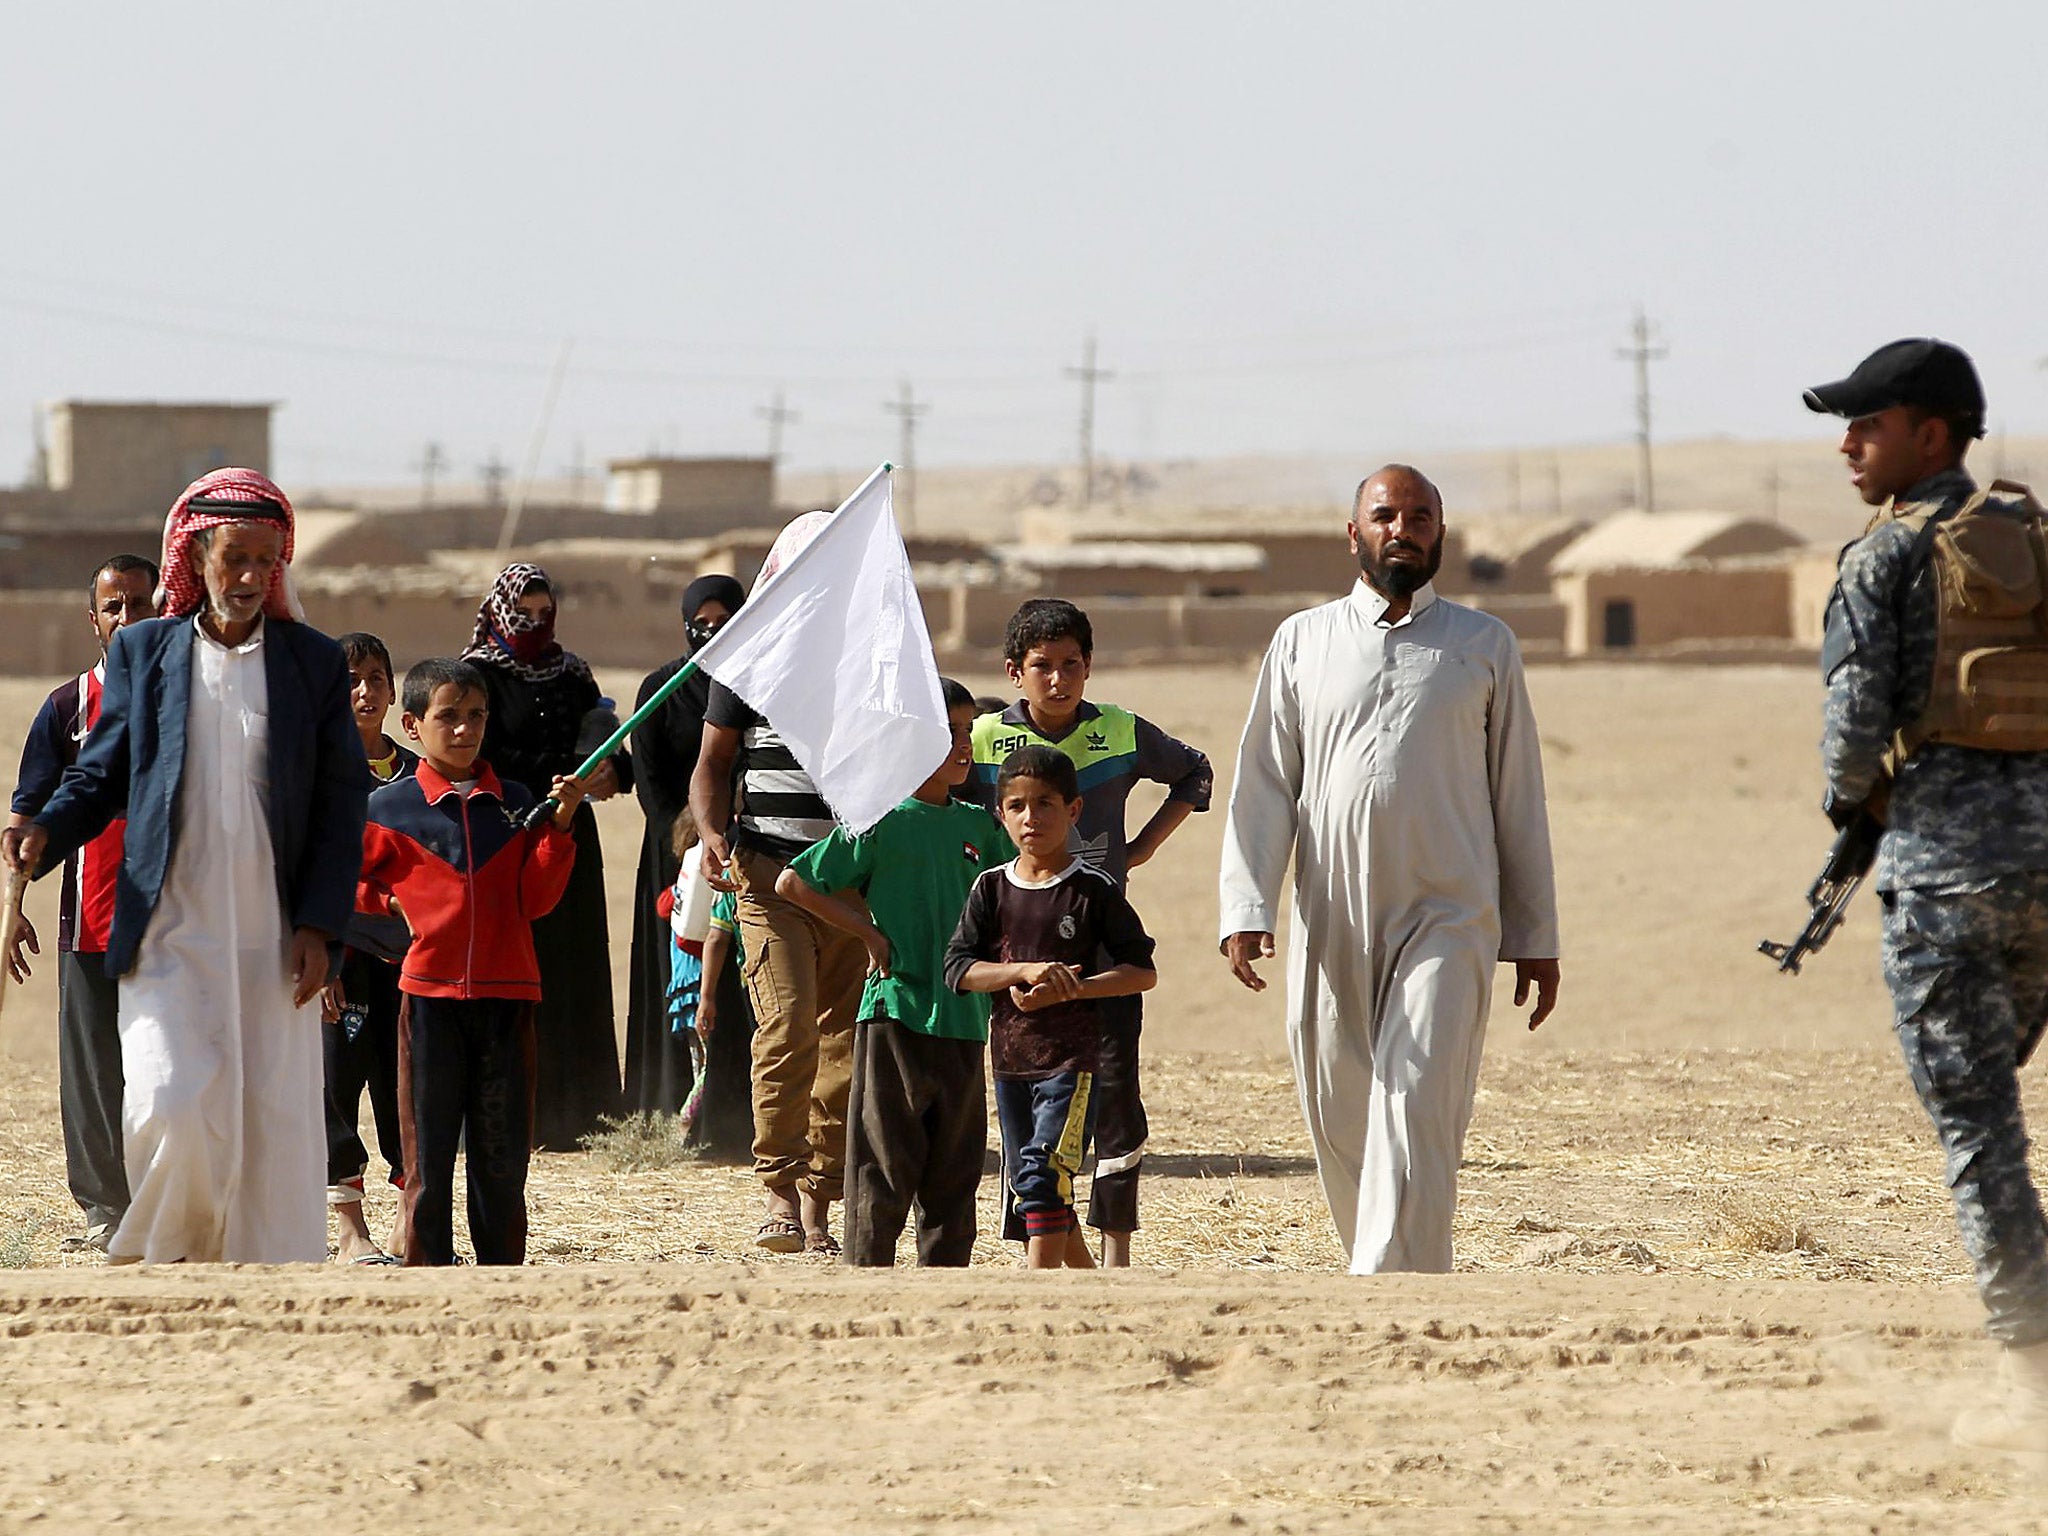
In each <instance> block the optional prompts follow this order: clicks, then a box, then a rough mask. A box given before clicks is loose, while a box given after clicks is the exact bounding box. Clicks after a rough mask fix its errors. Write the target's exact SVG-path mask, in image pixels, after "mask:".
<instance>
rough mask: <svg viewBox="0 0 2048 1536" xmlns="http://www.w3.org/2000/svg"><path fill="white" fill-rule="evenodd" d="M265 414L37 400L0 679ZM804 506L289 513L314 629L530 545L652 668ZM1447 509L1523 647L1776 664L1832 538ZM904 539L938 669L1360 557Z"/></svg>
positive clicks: (622, 489)
mask: <svg viewBox="0 0 2048 1536" xmlns="http://www.w3.org/2000/svg"><path fill="white" fill-rule="evenodd" d="M272 409H273V407H271V406H270V405H267V404H204V403H200V404H188V403H163V402H144V403H110V402H93V401H62V402H58V403H55V404H53V405H51V406H49V407H48V408H47V410H46V415H45V433H46V440H45V445H44V448H43V451H42V453H41V455H40V463H39V466H38V469H39V472H38V474H37V475H36V476H34V477H32V483H30V484H27V485H24V486H21V487H18V488H14V489H0V550H4V551H5V559H4V561H0V592H4V593H5V606H6V622H5V623H4V624H0V673H8V674H17V675H21V674H28V675H39V676H41V675H52V674H56V673H60V672H64V671H67V670H73V669H76V668H79V667H82V666H84V665H87V664H89V662H90V661H91V659H92V651H93V646H92V637H91V634H90V631H89V630H88V629H87V627H86V625H85V624H84V623H83V622H81V619H80V608H81V597H80V593H81V590H82V589H81V583H82V582H83V580H84V575H83V573H85V572H87V571H89V570H91V569H92V568H93V566H94V565H95V564H96V563H97V562H98V561H100V560H102V559H104V558H105V557H106V556H107V555H109V554H112V553H115V552H117V551H119V550H130V551H132V552H134V553H138V554H144V555H148V556H150V557H152V558H154V557H155V555H156V553H157V545H158V541H159V539H160V536H161V531H162V522H163V515H164V512H165V510H166V509H168V508H169V506H170V504H171V502H172V501H173V500H174V499H175V498H176V497H177V495H178V493H179V491H181V490H182V489H183V488H184V487H185V485H186V484H188V483H189V482H190V481H191V480H193V479H194V478H196V477H197V476H198V475H200V474H203V473H204V472H205V471H207V470H209V469H213V468H217V467H219V466H221V465H224V464H243V465H247V466H249V467H252V468H255V469H260V470H263V471H265V472H266V473H267V472H268V471H269V469H270V462H271V412H272ZM287 489H291V488H290V487H287ZM802 510H805V509H804V508H802V507H793V506H784V505H782V504H781V503H780V501H779V499H778V494H777V483H776V467H775V461H774V460H773V459H770V458H681V457H660V456H652V457H640V458H630V459H617V460H613V461H611V462H610V463H609V465H608V466H607V478H606V481H605V492H604V499H603V504H602V505H601V506H596V507H593V506H589V505H550V504H547V503H545V502H541V501H529V502H527V503H526V504H524V505H522V506H519V507H517V509H516V518H515V517H514V516H513V515H512V512H513V509H512V508H509V507H508V506H507V505H505V504H503V503H502V502H500V501H491V502H484V501H474V500H472V501H458V502H452V503H451V502H443V501H436V502H435V503H434V504H433V505H431V506H417V507H413V508H382V509H377V510H359V509H351V508H345V507H343V508H333V507H323V508H315V507H309V508H306V509H303V510H302V512H301V516H300V519H299V528H298V551H297V558H296V562H295V574H296V575H297V577H298V582H299V587H300V591H301V594H302V595H303V597H304V599H305V603H306V607H307V612H308V616H309V617H310V618H311V619H312V621H313V622H314V623H316V624H319V625H321V626H322V627H323V628H326V629H328V630H330V631H339V630H344V629H354V628H368V629H371V630H374V631H375V632H377V633H378V634H380V635H382V636H384V637H385V639H386V640H387V641H388V642H389V643H390V645H391V647H392V649H393V651H394V652H397V653H399V654H401V655H407V656H417V655H422V654H428V653H431V652H433V651H436V650H445V649H447V648H449V647H450V646H453V645H455V644H456V643H457V642H458V641H460V640H462V639H465V638H466V637H467V635H468V632H469V626H470V623H471V620H472V619H473V617H474V615H475V611H476V604H477V600H478V597H479V596H480V594H481V593H482V592H483V590H484V589H485V587H486V586H487V585H488V584H489V581H490V579H491V576H492V575H493V574H494V573H495V571H496V570H497V569H498V568H499V567H500V566H501V565H502V564H504V563H505V562H506V561H507V560H510V559H521V560H529V561H532V562H533V563H535V564H538V565H541V566H544V567H545V568H546V569H547V570H548V572H549V573H550V575H551V576H553V577H554V578H555V580H556V581H557V583H558V584H559V589H560V590H562V591H563V592H564V594H565V596H564V611H565V619H566V621H567V622H568V623H570V624H572V625H573V635H574V642H573V643H574V645H575V648H576V650H577V651H578V652H580V653H581V654H583V655H584V656H585V657H586V658H588V659H589V660H590V661H592V662H593V663H595V664H597V665H599V666H617V667H645V666H646V665H648V664H649V661H650V659H651V658H655V657H659V656H665V655H667V654H669V653H671V652H672V651H674V650H675V648H676V644H677V635H678V624H677V619H676V603H677V600H678V598H679V597H680V595H681V593H682V590H683V588H684V587H685V586H686V585H688V583H689V582H690V581H691V580H692V579H693V578H694V577H696V576H697V575H698V574H700V573H701V572H705V571H727V572H731V573H732V574H734V575H737V576H738V577H740V578H741V579H742V580H743V581H748V582H751V581H752V580H753V578H754V576H755V575H756V574H757V573H758V571H759V569H760V565H761V561H762V559H763V557H764V556H765V555H766V553H767V549H768V545H769V543H770V541H771V540H772V539H773V537H774V534H775V532H776V530H777V529H778V528H780V526H781V525H782V524H783V523H784V522H786V521H787V520H788V519H789V518H790V517H791V516H793V515H795V513H797V512H799V511H802ZM1448 510H1449V514H1450V528H1449V531H1448V533H1447V536H1446V540H1447V541H1446V545H1445V549H1444V558H1443V565H1442V569H1441V571H1440V572H1439V574H1438V577H1437V589H1438V590H1439V591H1440V592H1441V593H1443V594H1444V595H1446V596H1450V597H1455V598H1457V599H1458V600H1459V601H1461V602H1466V603H1470V604H1472V605H1473V606H1475V607H1478V608H1482V609H1484V610H1486V611H1487V612H1490V613H1493V614H1496V615H1498V616H1499V617H1500V618H1501V619H1502V620H1504V621H1505V622H1506V623H1507V624H1508V625H1509V626H1510V627H1511V628H1513V630H1514V631H1515V633H1516V635H1517V636H1518V637H1519V638H1520V640H1521V644H1522V648H1523V650H1524V652H1525V653H1526V654H1527V655H1528V656H1529V657H1530V659H1531V660H1532V661H1544V660H1574V659H1591V658H1601V659H1645V660H1655V659H1660V658H1683V659H1686V660H1696V661H1697V660H1741V659H1751V660H1773V659H1781V658H1789V657H1791V656H1794V655H1798V654H1802V653H1810V652H1812V651H1813V650H1815V649H1817V648H1818V646H1819V643H1820V634H1821V624H1822V618H1823V609H1824V605H1825V602H1826V598H1827V593H1828V589H1829V586H1830V585H1831V583H1832V581H1833V575H1834V553H1835V552H1834V550H1833V549H1821V548H1816V547H1815V546H1813V545H1811V544H1808V543H1807V542H1806V541H1804V540H1803V539H1801V538H1800V537H1799V535H1798V534H1797V533H1795V532H1794V531H1792V530H1791V529H1790V528H1788V527H1786V526H1784V525H1782V524H1780V523H1777V522H1773V521H1769V520H1766V519H1763V518H1757V517H1746V516H1741V515H1737V514H1735V513H1729V512H1716V511H1669V512H1666V511H1660V512H1656V513H1654V514H1652V513H1643V512H1639V511H1621V512H1615V513H1611V514H1608V515H1606V516H1603V517H1600V518H1598V519H1591V518H1577V517H1572V516H1570V515H1568V514H1567V515H1560V516H1558V517H1556V518H1553V519H1548V520H1521V519H1517V520H1514V521H1513V522H1500V523H1495V522H1490V521H1488V520H1484V519H1473V520H1469V521H1467V520H1461V518H1460V516H1459V509H1458V508H1457V507H1456V506H1453V507H1451V508H1449V509H1448ZM906 542H907V543H908V546H909V550H910V556H911V560H912V563H913V565H914V567H915V569H916V572H917V578H918V585H919V589H920V591H921V592H922V594H923V597H924V604H925V612H926V618H927V621H928V624H929V627H930V630H931V634H932V638H933V642H934V644H935V645H936V647H937V649H938V652H939V660H940V662H941V664H942V665H946V666H971V665H972V664H973V663H975V662H976V661H985V660H986V658H987V657H988V656H989V655H991V654H992V652H993V651H994V649H995V648H996V646H997V643H998V641H999V639H1000V637H1001V632H1002V626H1003V623H1004V620H1005V619H1006V618H1007V617H1008V615H1009V614H1010V612H1011V611H1012V610H1013V609H1014V608H1015V607H1016V605H1017V602H1018V601H1019V600H1020V598H1022V597H1025V596H1030V595H1033V594H1040V593H1044V594H1057V595H1060V596H1065V597H1071V598H1073V599H1075V600H1076V601H1079V602H1082V603H1084V604H1085V605H1086V606H1087V608H1088V610H1089V613H1090V615H1091V617H1092V619H1093V620H1094V623H1095V628H1096V633H1097V636H1098V643H1099V644H1101V645H1102V646H1103V647H1105V649H1108V650H1110V651H1111V652H1113V653H1114V654H1115V655H1117V656H1118V657H1119V659H1121V660H1127V661H1131V662H1143V661H1151V662H1164V661H1177V660H1186V661H1194V660H1203V661H1215V660H1232V659H1247V658H1252V657H1255V656H1256V655H1257V654H1258V653H1259V652H1260V651H1262V650H1263V648H1264V646H1265V644H1266V641H1267V640H1268V639H1269V638H1270V636H1271V635H1272V632H1273V630H1274V628H1275V626H1276V625H1277V624H1278V623H1279V622H1280V621H1281V620H1282V619H1283V618H1285V617H1286V616H1287V615H1288V614H1290V613H1294V612H1296V611H1298V610H1300V609H1302V608H1305V607H1308V606H1310V605H1311V604H1314V603H1317V602H1322V601H1325V600H1326V599H1328V598H1329V597H1331V596H1334V595H1336V594H1338V593H1340V592H1342V591H1343V590H1344V589H1345V588H1346V587H1347V586H1348V585H1349V579H1350V576H1351V568H1350V567H1349V565H1348V564H1347V561H1346V559H1345V557H1344V554H1343V548H1342V544H1341V542H1340V535H1339V534H1338V533H1337V532H1336V531H1335V529H1334V528H1333V526H1332V522H1331V520H1330V519H1329V518H1328V516H1327V515H1325V516H1319V517H1314V518H1310V517H1307V516H1305V515H1303V514H1300V513H1281V512H1273V513H1270V514H1259V513H1257V512H1249V511H1246V510H1243V509H1236V510H1231V511H1219V512H1215V513H1194V514H1189V515H1180V516H1176V517H1174V518H1171V519H1168V518H1166V517H1163V516H1160V515H1157V514H1155V513H1139V512H1129V513H1113V512H1110V511H1108V510H1106V509H1100V508H1097V509H1088V510H1073V509H1067V508H1062V507H1057V506H1055V507H1043V508H1039V507H1034V508H1028V509H1026V510H1024V511H1023V512H1021V513H1020V514H1019V516H1018V519H1017V527H1016V534H1015V537H1014V539H1012V540H1010V541H1005V542H985V541H980V540H971V539H963V538H946V537H943V536H926V535H923V534H913V535H911V536H910V537H909V538H908V539H907V541H906Z"/></svg>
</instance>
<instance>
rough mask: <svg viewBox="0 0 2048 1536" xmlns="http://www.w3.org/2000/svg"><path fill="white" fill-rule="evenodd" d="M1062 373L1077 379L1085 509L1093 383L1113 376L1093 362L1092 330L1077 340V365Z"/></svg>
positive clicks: (1091, 471)
mask: <svg viewBox="0 0 2048 1536" xmlns="http://www.w3.org/2000/svg"><path fill="white" fill-rule="evenodd" d="M1066 375H1067V377H1068V378H1070V379H1079V380H1080V381H1081V505H1082V507H1083V508H1084V509H1085V508H1086V507H1087V506H1088V505H1089V503H1090V502H1092V501H1093V500H1094V499H1095V386H1096V383H1097V382H1098V381H1099V380H1102V379H1113V378H1115V377H1116V375H1115V374H1113V373H1111V372H1110V371H1109V370H1108V369H1107V368H1098V367H1096V366H1095V333H1094V332H1093V331H1090V332H1089V333H1088V339H1087V340H1086V341H1085V342H1083V343H1082V344H1081V366H1080V367H1078V368H1069V369H1067V370H1066Z"/></svg>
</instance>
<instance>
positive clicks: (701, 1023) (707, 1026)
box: [697, 992, 718, 1041]
mask: <svg viewBox="0 0 2048 1536" xmlns="http://www.w3.org/2000/svg"><path fill="white" fill-rule="evenodd" d="M717 1029H718V999H717V998H715V997H713V996H712V995H711V994H710V993H709V992H705V993H703V994H701V995H700V996H699V997H698V999H697V1038H698V1039H699V1040H706V1041H708V1040H709V1039H710V1038H711V1037H712V1035H713V1034H714V1033H716V1032H717Z"/></svg>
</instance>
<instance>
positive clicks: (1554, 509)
mask: <svg viewBox="0 0 2048 1536" xmlns="http://www.w3.org/2000/svg"><path fill="white" fill-rule="evenodd" d="M1550 515H1551V516H1552V517H1563V516H1564V466H1563V465H1561V464H1560V463H1558V460H1557V455H1556V453H1554V452H1553V453H1552V454H1551V455H1550Z"/></svg>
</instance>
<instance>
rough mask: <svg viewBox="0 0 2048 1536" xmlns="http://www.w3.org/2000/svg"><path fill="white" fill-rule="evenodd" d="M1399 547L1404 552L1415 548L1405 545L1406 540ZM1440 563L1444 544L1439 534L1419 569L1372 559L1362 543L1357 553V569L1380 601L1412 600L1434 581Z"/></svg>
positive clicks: (1391, 561) (1400, 563)
mask: <svg viewBox="0 0 2048 1536" xmlns="http://www.w3.org/2000/svg"><path fill="white" fill-rule="evenodd" d="M1402 547H1403V548H1405V549H1413V548H1415V546H1414V545H1413V544H1410V543H1408V542H1407V541H1406V540H1403V541H1402ZM1383 554H1384V552H1383ZM1443 563H1444V541H1443V535H1442V534H1438V535H1437V541H1436V543H1435V544H1434V545H1432V546H1431V548H1430V551H1429V557H1428V558H1427V559H1426V560H1424V561H1423V562H1422V564H1420V565H1410V564H1403V563H1402V562H1400V561H1395V560H1388V559H1385V558H1384V557H1382V558H1379V559H1375V558H1374V557H1373V554H1372V552H1371V551H1370V550H1368V549H1366V548H1365V546H1364V543H1363V541H1361V542H1360V545H1359V550H1358V569H1359V571H1360V573H1361V574H1362V575H1364V577H1365V579H1366V581H1367V582H1369V583H1370V584H1371V585H1372V587H1373V590H1374V591H1376V592H1378V593H1379V594H1380V595H1381V596H1383V597H1391V598H1403V597H1409V596H1412V595H1413V594H1414V593H1415V592H1416V591H1418V590H1419V589H1420V588H1421V587H1422V586H1423V585H1424V584H1425V583H1427V582H1429V581H1433V580H1434V579H1435V578H1436V573H1437V568H1438V567H1439V566H1441V565H1442V564H1443Z"/></svg>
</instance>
